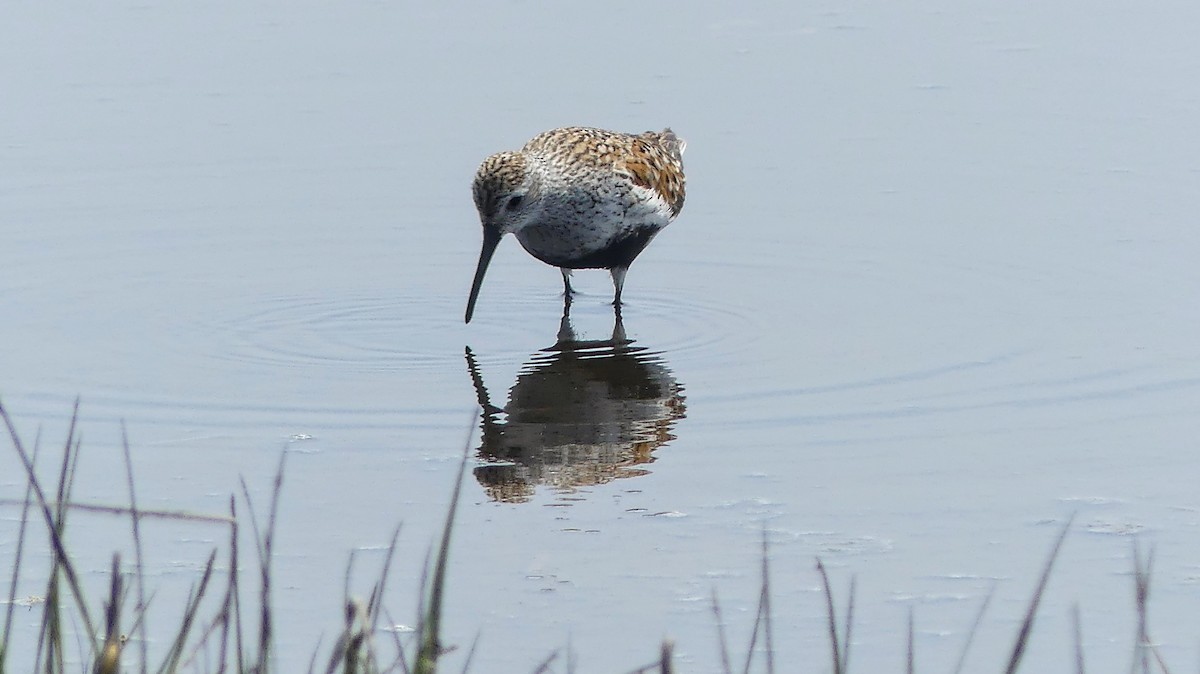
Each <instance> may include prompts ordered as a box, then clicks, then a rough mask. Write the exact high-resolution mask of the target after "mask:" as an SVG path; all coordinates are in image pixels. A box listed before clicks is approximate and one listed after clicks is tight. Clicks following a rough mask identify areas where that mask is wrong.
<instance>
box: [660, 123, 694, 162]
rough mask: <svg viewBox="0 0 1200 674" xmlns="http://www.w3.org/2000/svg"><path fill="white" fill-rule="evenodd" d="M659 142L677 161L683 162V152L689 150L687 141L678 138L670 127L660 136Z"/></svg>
mask: <svg viewBox="0 0 1200 674" xmlns="http://www.w3.org/2000/svg"><path fill="white" fill-rule="evenodd" d="M658 141H659V142H660V143H662V146H663V147H664V148H666V149H667V151H668V152H670V153H671V156H673V157H674V158H675V161H683V151H684V150H686V149H687V141H685V140H684V139H682V138H680V137H679V136H676V135H675V132H674V131H672V130H671V129H670V128H669V127H668V128H666V129H663V130H662V133H660V134H658Z"/></svg>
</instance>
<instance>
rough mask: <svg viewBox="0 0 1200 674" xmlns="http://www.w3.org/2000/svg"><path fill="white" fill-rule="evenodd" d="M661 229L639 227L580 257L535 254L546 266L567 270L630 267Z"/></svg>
mask: <svg viewBox="0 0 1200 674" xmlns="http://www.w3.org/2000/svg"><path fill="white" fill-rule="evenodd" d="M660 229H661V228H659V227H638V228H637V229H635V230H633V231H631V232H629V233H628V234H626V235H625V236H622V237H620V238H618V239H616V240H614V241H613V242H612V243H611V244H609V245H608V247H606V248H603V249H601V250H598V251H596V252H594V253H588V254H587V255H582V256H579V257H572V258H556V257H542V256H541V255H537V254H536V253H534V256H535V257H537V258H538V259H540V260H541V261H542V262H545V263H546V264H550V265H554V266H555V267H564V268H566V269H612V268H613V267H628V266H629V265H630V264H631V263H632V262H633V260H634V258H636V257H637V256H638V255H639V254H640V253H641V252H642V250H643V249H644V248H645V247H646V246H647V245H648V244H649V243H650V240H651V239H653V238H654V235H655V234H658V232H659V230H660ZM531 252H532V251H531Z"/></svg>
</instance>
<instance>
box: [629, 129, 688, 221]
mask: <svg viewBox="0 0 1200 674" xmlns="http://www.w3.org/2000/svg"><path fill="white" fill-rule="evenodd" d="M671 139H672V140H674V134H672V135H671ZM672 149H674V148H672ZM618 168H619V169H622V170H623V171H624V172H625V173H628V174H629V176H630V178H632V179H633V182H634V183H635V184H637V185H640V186H642V187H645V188H646V189H649V190H654V191H655V192H657V193H658V194H659V195H661V196H662V198H663V199H664V200H666V202H667V203H668V204H670V206H671V215H672V216H676V215H679V211H681V210H682V209H683V198H684V184H685V180H684V176H683V161H682V160H681V158H680V157H679V153H678V151H675V152H670V151H669V150H668V149H667V148H666V147H664V146H663V144H662V142H660V138H659V134H656V133H651V132H647V133H644V134H642V135H640V136H637V137H635V138H634V139H633V140H632V142H631V143H630V147H629V152H628V153H627V154H626V155H625V157H624V158H623V160H622V161H620V162H619V166H618Z"/></svg>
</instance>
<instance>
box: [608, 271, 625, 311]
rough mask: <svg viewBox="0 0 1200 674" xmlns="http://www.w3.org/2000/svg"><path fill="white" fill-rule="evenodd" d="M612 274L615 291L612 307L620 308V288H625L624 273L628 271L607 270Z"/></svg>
mask: <svg viewBox="0 0 1200 674" xmlns="http://www.w3.org/2000/svg"><path fill="white" fill-rule="evenodd" d="M609 271H610V272H611V273H612V279H613V287H614V288H616V289H617V292H616V294H615V295H613V306H614V307H619V306H621V288H624V287H625V272H627V271H629V267H613V268H612V269H610V270H609Z"/></svg>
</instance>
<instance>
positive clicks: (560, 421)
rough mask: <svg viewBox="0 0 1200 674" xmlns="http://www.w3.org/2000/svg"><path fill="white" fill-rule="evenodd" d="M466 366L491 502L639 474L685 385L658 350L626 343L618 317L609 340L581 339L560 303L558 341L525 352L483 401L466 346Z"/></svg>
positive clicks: (664, 434)
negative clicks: (499, 389) (504, 387)
mask: <svg viewBox="0 0 1200 674" xmlns="http://www.w3.org/2000/svg"><path fill="white" fill-rule="evenodd" d="M466 356H467V368H468V369H469V370H470V373H471V379H472V381H473V382H474V384H475V392H476V394H477V395H478V397H479V404H480V406H481V407H482V408H483V416H482V424H481V425H482V431H483V432H482V443H481V445H480V447H479V456H480V458H481V459H483V460H484V461H486V462H487V463H486V464H485V465H482V466H479V467H477V468H476V469H475V478H476V479H477V480H479V483H480V484H481V485H483V487H484V488H485V489H486V490H487V492H488V494H489V496H491V498H493V499H494V500H497V501H506V502H511V503H521V502H525V501H529V500H530V499H531V498H532V497H533V494H534V491H535V489H536V487H537V486H538V485H547V486H550V487H551V488H553V489H554V490H555V491H557V492H559V493H560V494H562V493H570V492H573V491H575V490H576V489H577V488H580V487H586V486H590V485H596V484H603V483H605V482H610V481H612V480H615V479H618V478H624V477H635V476H638V475H644V474H646V473H647V472H648V471H646V470H645V469H643V468H639V466H641V465H642V464H647V463H650V462H651V461H653V460H654V458H653V457H652V456H651V452H653V451H654V450H655V449H657V448H658V447H659V446H661V445H662V444H664V443H666V442H668V441H670V440H673V439H674V437H675V436H673V435H671V430H672V429H673V427H674V425H675V423H676V422H677V421H679V420H680V419H682V418H683V417H684V413H685V406H684V397H683V387H682V386H681V385H680V384H679V382H677V381H676V380H675V377H674V376H673V375H672V374H671V371H670V370H669V369H667V367H666V365H665V364H664V362H663V359H662V356H661V354H660V353H655V352H652V351H649V350H647V349H646V348H645V347H640V346H634V342H633V341H632V340H630V339H627V338H626V336H625V328H624V326H623V325H622V323H621V314H620V311H619V310H618V311H617V313H616V318H615V323H614V325H613V332H612V338H611V339H602V340H580V339H578V338H577V337H576V335H575V331H574V329H573V327H572V325H571V317H570V305H569V304H567V305H565V306H564V307H563V317H562V323H561V325H560V327H559V331H558V341H557V342H556V343H555V344H554V346H551V347H548V348H546V349H542V350H541V351H538V352H537V353H535V354H534V355H533V357H532V358H531V359H530V361H529V362H528V363H526V364H525V367H524V368H522V370H521V372H520V374H519V375H517V381H516V383H515V384H513V386H512V389H510V391H509V399H508V404H507V405H505V406H504V407H496V406H495V405H493V404H492V403H491V400H490V398H489V396H488V392H487V388H486V387H485V386H484V384H483V377H482V376H481V375H480V373H479V366H478V364H477V363H476V361H475V355H474V353H472V352H471V347H467V349H466Z"/></svg>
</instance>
